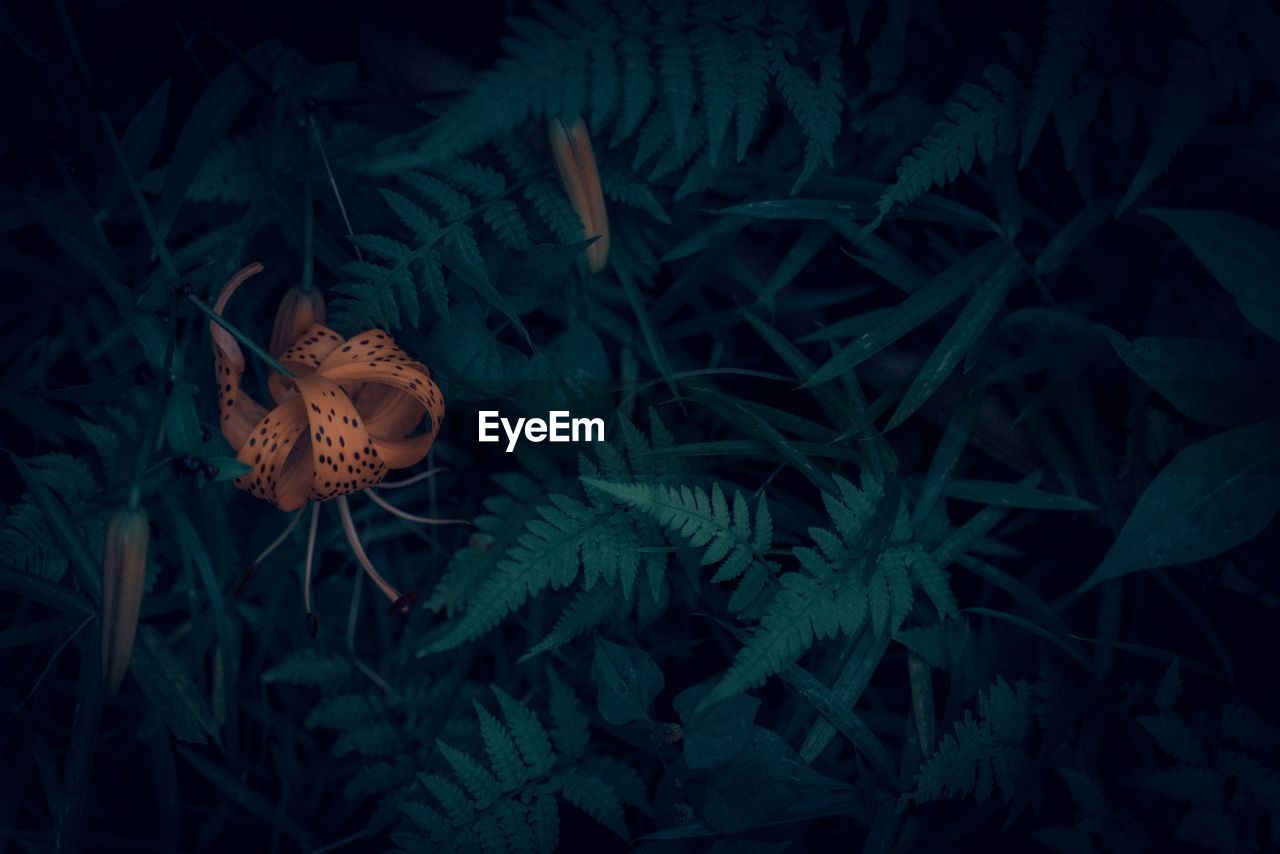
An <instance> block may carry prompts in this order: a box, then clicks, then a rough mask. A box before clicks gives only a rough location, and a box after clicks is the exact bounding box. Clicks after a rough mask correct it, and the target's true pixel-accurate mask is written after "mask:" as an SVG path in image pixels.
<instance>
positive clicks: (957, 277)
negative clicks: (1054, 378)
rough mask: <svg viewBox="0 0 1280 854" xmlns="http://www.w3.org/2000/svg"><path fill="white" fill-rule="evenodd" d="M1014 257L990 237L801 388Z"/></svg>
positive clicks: (853, 362) (875, 347)
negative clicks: (990, 239) (989, 239)
mask: <svg viewBox="0 0 1280 854" xmlns="http://www.w3.org/2000/svg"><path fill="white" fill-rule="evenodd" d="M1016 258H1017V255H1016V253H1015V252H1014V250H1013V249H1011V248H1010V247H1009V246H1008V245H1006V244H1005V243H1004V242H1003V241H1000V240H992V241H990V242H988V243H986V244H984V245H983V246H981V247H979V248H978V249H975V250H974V251H972V252H970V253H969V254H968V255H966V256H964V257H963V258H961V259H959V260H958V261H955V262H954V263H952V264H951V265H950V266H949V267H947V269H946V270H944V271H942V272H941V273H940V274H938V275H937V276H935V277H934V278H933V279H932V280H931V281H930V282H929V284H927V285H925V286H924V287H923V288H921V289H920V290H918V291H916V292H915V293H913V294H911V296H909V297H907V298H906V299H905V300H903V301H902V302H901V303H899V304H898V305H897V306H895V307H894V308H893V309H892V311H891V312H890V314H889V316H888V317H887V318H886V319H885V320H884V321H883V322H882V323H880V324H878V325H877V326H876V327H875V328H874V329H871V330H869V331H867V332H865V333H863V334H862V335H860V336H858V337H857V338H855V339H854V340H853V341H852V342H851V343H849V344H848V345H846V346H845V347H844V348H843V349H842V350H841V351H840V352H839V353H837V354H836V355H835V356H833V357H832V358H831V359H829V360H828V361H827V362H826V363H825V364H823V365H822V366H821V367H819V368H818V370H817V371H816V372H815V373H814V375H813V376H812V377H811V378H810V379H809V380H808V381H807V382H806V383H804V385H803V386H801V387H802V388H812V387H813V386H816V385H819V384H821V383H825V382H830V381H831V380H834V379H836V378H838V377H840V376H841V375H843V374H844V373H845V372H846V371H849V370H852V369H853V368H855V367H857V366H858V365H860V364H862V363H863V362H865V361H866V360H867V359H870V358H871V357H872V356H874V355H875V354H876V353H879V352H880V351H881V350H883V349H884V348H885V347H888V346H889V345H890V344H892V343H894V342H895V341H897V340H898V339H900V338H902V337H903V336H904V335H906V334H907V333H908V332H910V331H912V330H913V329H915V328H916V327H918V326H920V325H921V324H922V323H924V322H925V321H927V320H928V319H929V318H931V317H933V316H934V315H936V314H938V313H939V312H941V311H942V310H943V309H944V308H946V307H947V306H948V305H950V304H951V303H953V302H955V301H956V300H957V299H959V298H960V296H961V295H963V294H964V293H965V292H966V291H968V290H969V289H970V288H972V287H974V286H975V285H976V284H977V283H978V282H980V281H982V280H983V279H985V278H987V277H988V276H990V275H992V274H993V273H994V272H995V271H996V270H998V269H1000V268H1001V267H1002V266H1003V265H1005V264H1008V263H1010V262H1011V261H1013V260H1015V259H1016Z"/></svg>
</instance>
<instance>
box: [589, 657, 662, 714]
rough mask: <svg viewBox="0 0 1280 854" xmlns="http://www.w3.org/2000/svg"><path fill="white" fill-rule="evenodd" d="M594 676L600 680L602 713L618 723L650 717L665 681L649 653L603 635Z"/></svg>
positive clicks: (599, 700)
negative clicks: (623, 644) (651, 707)
mask: <svg viewBox="0 0 1280 854" xmlns="http://www.w3.org/2000/svg"><path fill="white" fill-rule="evenodd" d="M591 679H592V681H594V682H595V683H596V700H597V702H598V703H599V706H600V716H601V717H603V718H604V719H605V720H606V721H608V722H609V723H611V724H614V725H621V724H626V723H631V722H632V721H641V720H648V719H649V707H650V706H651V705H653V700H654V698H655V697H657V696H658V694H659V693H660V692H661V691H662V686H663V684H664V681H665V680H664V679H663V677H662V671H661V670H659V669H658V665H657V664H655V663H654V661H653V659H652V658H651V657H650V656H649V654H648V653H646V652H642V651H641V650H638V649H634V648H632V647H626V646H622V645H620V644H616V643H612V642H611V641H607V640H604V639H603V638H601V637H599V636H597V637H596V652H595V658H594V659H592V661H591Z"/></svg>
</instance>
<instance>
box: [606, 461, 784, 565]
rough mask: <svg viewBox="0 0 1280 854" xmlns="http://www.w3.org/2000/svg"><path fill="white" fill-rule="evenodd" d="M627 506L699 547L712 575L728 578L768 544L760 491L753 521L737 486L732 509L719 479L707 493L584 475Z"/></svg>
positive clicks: (768, 530) (760, 556)
mask: <svg viewBox="0 0 1280 854" xmlns="http://www.w3.org/2000/svg"><path fill="white" fill-rule="evenodd" d="M584 483H586V484H587V485H588V486H590V487H593V488H596V489H600V490H602V491H604V492H606V493H608V494H609V495H612V496H613V497H614V498H617V499H618V500H620V501H622V502H623V503H625V504H627V505H628V506H630V507H634V508H636V509H638V510H641V511H643V512H644V513H646V514H648V515H650V516H652V517H653V518H654V519H656V520H657V522H658V524H659V525H662V526H663V527H665V528H668V529H669V530H671V531H673V532H675V533H677V534H679V535H680V536H681V537H683V538H684V539H686V540H687V541H688V543H689V546H690V547H691V548H694V549H701V550H703V553H702V558H701V563H702V565H703V566H718V567H719V568H718V569H717V570H716V574H715V575H714V576H713V577H712V579H711V580H712V581H717V582H720V581H732V580H733V579H735V578H738V577H739V576H741V575H742V574H743V573H744V572H745V571H746V570H747V568H748V567H749V566H751V564H752V563H753V562H761V563H764V562H766V561H765V559H764V557H763V556H764V554H765V553H766V552H767V551H768V549H769V548H770V547H771V546H772V543H771V541H770V540H771V538H772V521H771V519H770V516H769V506H768V504H767V503H766V501H765V498H764V496H763V495H762V496H761V497H760V501H759V502H758V503H757V505H756V525H755V530H754V531H753V530H752V525H751V514H750V511H749V510H748V509H747V502H746V499H745V498H743V497H742V493H741V492H736V491H735V492H734V499H733V509H732V511H730V509H729V502H728V500H727V499H726V498H725V494H724V490H723V489H721V488H720V484H719V483H715V484H713V485H712V487H711V493H710V494H709V495H708V493H707V492H706V491H705V490H704V489H702V488H701V487H695V488H692V489H691V488H689V487H688V486H684V487H679V488H677V487H667V486H663V485H661V484H654V483H611V482H609V481H604V480H599V479H595V478H590V479H585V480H584Z"/></svg>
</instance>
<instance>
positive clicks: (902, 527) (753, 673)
mask: <svg viewBox="0 0 1280 854" xmlns="http://www.w3.org/2000/svg"><path fill="white" fill-rule="evenodd" d="M835 483H836V487H837V491H838V495H829V494H824V495H823V503H824V505H825V507H826V510H827V513H828V515H829V516H830V517H831V520H832V522H833V524H834V530H829V529H826V528H818V527H813V528H810V529H809V535H810V537H811V538H812V539H813V543H814V545H813V546H812V547H809V546H802V547H797V548H795V549H793V554H794V556H795V558H796V561H797V562H798V563H799V565H800V569H799V571H794V572H788V573H785V574H784V575H782V576H781V577H780V578H779V579H778V589H777V591H776V593H775V594H774V596H773V598H772V599H771V600H769V602H768V604H767V605H765V607H764V612H763V615H762V616H761V618H760V623H759V626H758V627H757V628H756V630H755V632H754V633H753V634H752V635H751V636H750V638H749V639H748V640H747V642H746V644H745V645H744V646H743V648H742V649H741V650H740V651H739V652H738V655H737V657H736V658H735V659H734V661H733V664H732V665H730V667H729V669H728V671H726V672H725V674H724V676H723V677H721V679H720V681H719V683H717V684H716V686H715V688H714V689H713V690H712V692H711V694H710V695H709V696H708V698H707V699H706V700H705V701H704V703H706V704H710V703H714V702H717V701H719V700H722V699H724V698H727V697H730V696H733V695H735V694H738V693H741V692H743V691H746V690H748V689H750V688H753V687H755V686H757V685H759V684H761V683H762V682H764V681H765V680H766V679H768V678H769V677H770V676H772V675H774V674H776V673H778V672H780V671H782V670H783V669H785V668H786V667H788V666H789V665H791V664H794V663H795V662H796V661H797V660H799V658H800V657H801V656H802V655H804V653H805V652H807V651H808V650H809V648H810V647H812V646H813V645H814V644H815V643H816V642H817V641H819V640H825V639H829V638H832V637H835V636H836V635H837V634H845V635H849V634H853V633H854V632H856V631H857V630H858V629H860V628H861V627H862V626H863V625H864V623H866V622H868V621H869V622H870V624H871V629H872V631H874V632H875V633H876V634H877V635H881V634H884V633H893V632H896V631H897V630H898V628H899V627H900V626H901V625H902V623H903V621H904V620H905V619H906V617H907V614H908V613H909V612H910V610H911V607H912V604H913V602H914V599H915V594H914V585H913V582H914V583H915V584H918V585H920V586H921V587H924V589H926V591H927V592H928V594H929V596H930V598H931V599H932V600H933V601H934V602H935V606H936V607H937V608H938V610H939V611H940V612H942V613H952V612H954V610H955V601H954V598H953V597H952V596H951V594H950V590H949V588H948V585H947V584H946V577H945V574H943V573H942V572H941V570H940V569H938V568H937V567H936V566H935V565H934V564H933V562H932V561H931V560H930V559H928V556H927V555H926V553H925V552H924V551H923V549H922V548H921V547H920V546H918V545H915V544H912V543H909V542H907V541H906V540H907V539H908V538H909V535H910V530H909V525H908V523H907V521H906V516H905V513H904V510H903V507H902V503H901V501H900V500H890V499H887V498H886V495H885V491H884V489H883V488H882V487H881V486H880V484H879V483H877V482H876V481H874V480H872V479H870V478H869V477H868V478H865V479H864V482H863V488H861V489H859V488H858V487H855V486H854V485H853V484H852V483H850V482H849V481H847V480H845V479H844V478H840V477H837V478H835ZM926 585H927V586H926Z"/></svg>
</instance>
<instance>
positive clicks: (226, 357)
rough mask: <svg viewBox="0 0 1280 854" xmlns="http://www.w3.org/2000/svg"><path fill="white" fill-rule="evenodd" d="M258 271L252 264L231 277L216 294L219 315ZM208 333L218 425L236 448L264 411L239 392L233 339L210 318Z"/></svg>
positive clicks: (238, 355)
mask: <svg viewBox="0 0 1280 854" xmlns="http://www.w3.org/2000/svg"><path fill="white" fill-rule="evenodd" d="M261 272H262V265H261V264H258V263H253V264H250V265H249V266H247V267H245V268H244V269H243V270H240V271H239V272H238V273H236V274H235V275H234V276H232V277H231V280H230V281H228V282H227V284H226V286H225V287H223V289H222V293H221V294H219V295H218V300H217V302H216V303H214V306H213V310H214V311H215V312H216V313H217V314H219V315H221V314H222V311H223V309H225V308H226V307H227V300H229V299H231V295H232V294H234V293H235V292H236V289H237V288H239V287H240V286H241V285H242V284H244V282H245V281H246V280H247V279H249V278H250V277H252V276H256V275H257V274H258V273H261ZM209 335H210V337H211V338H212V339H213V371H214V378H215V380H216V381H217V383H218V410H219V413H220V416H221V417H220V425H219V426H221V428H222V435H224V436H226V437H227V441H228V442H230V443H231V447H233V448H236V449H239V448H240V447H241V446H242V445H243V444H244V443H245V440H246V439H248V437H249V433H250V432H251V431H252V430H253V427H254V425H255V424H257V423H258V422H259V421H261V420H262V418H263V416H264V415H266V414H267V411H266V410H265V409H264V408H263V407H262V404H260V403H258V402H257V401H256V400H254V399H253V398H251V397H249V395H247V394H244V393H242V392H241V391H240V383H241V379H242V378H243V377H244V353H243V352H242V351H241V349H240V345H239V344H238V343H237V342H236V339H235V338H233V337H232V336H231V333H230V332H228V331H227V330H225V329H223V328H222V327H221V326H219V325H218V324H217V323H214V322H213V321H212V320H211V321H209Z"/></svg>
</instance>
